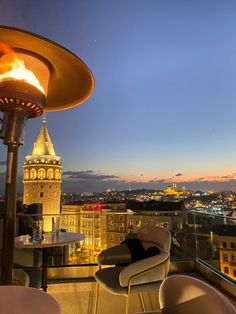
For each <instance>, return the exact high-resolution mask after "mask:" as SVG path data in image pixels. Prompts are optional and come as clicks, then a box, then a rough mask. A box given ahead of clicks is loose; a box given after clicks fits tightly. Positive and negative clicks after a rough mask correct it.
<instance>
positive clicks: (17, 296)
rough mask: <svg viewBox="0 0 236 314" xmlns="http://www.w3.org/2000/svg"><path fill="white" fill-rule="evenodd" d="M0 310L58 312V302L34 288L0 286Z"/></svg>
mask: <svg viewBox="0 0 236 314" xmlns="http://www.w3.org/2000/svg"><path fill="white" fill-rule="evenodd" d="M0 296H1V297H0V309H1V310H0V312H1V313H10V314H32V313H33V314H42V313H50V314H60V313H61V310H60V306H59V304H58V302H57V301H56V300H55V299H54V298H53V297H52V296H51V295H50V294H48V293H46V292H44V291H40V290H38V289H36V288H30V287H22V286H0Z"/></svg>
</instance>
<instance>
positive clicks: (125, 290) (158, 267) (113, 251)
mask: <svg viewBox="0 0 236 314" xmlns="http://www.w3.org/2000/svg"><path fill="white" fill-rule="evenodd" d="M137 239H138V240H140V243H141V246H142V248H143V249H144V251H145V252H147V251H148V249H150V248H155V247H156V248H158V251H159V252H160V253H159V254H156V255H153V256H148V257H145V258H142V259H140V260H136V261H135V262H133V261H132V258H133V256H132V255H133V254H132V252H130V250H129V249H128V247H127V246H126V244H120V245H118V246H115V247H113V248H109V249H107V250H104V251H102V252H101V253H100V254H99V256H98V264H99V266H102V265H110V266H111V265H120V264H122V265H123V266H115V267H108V268H103V269H99V270H98V271H97V272H96V273H95V278H96V281H97V283H98V285H97V295H96V301H95V309H94V313H95V314H96V313H97V306H98V295H99V285H101V286H102V287H103V288H104V289H105V290H107V291H109V292H111V293H113V294H122V295H124V296H126V297H127V298H126V312H125V313H126V314H128V313H129V299H130V294H131V293H132V292H138V293H139V296H140V301H141V304H142V308H143V310H144V311H145V310H146V309H145V304H144V299H143V296H142V292H144V291H149V290H152V289H156V288H157V286H158V285H157V284H159V283H160V281H162V280H163V279H164V278H166V276H167V274H168V271H169V265H170V252H169V251H170V245H171V235H170V232H169V231H168V230H167V229H164V228H160V227H154V226H145V227H143V228H141V229H140V230H139V231H138V233H137ZM127 264H128V265H127Z"/></svg>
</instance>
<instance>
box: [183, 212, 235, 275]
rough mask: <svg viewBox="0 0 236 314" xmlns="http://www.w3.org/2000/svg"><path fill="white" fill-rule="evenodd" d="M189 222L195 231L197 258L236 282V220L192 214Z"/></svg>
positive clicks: (227, 217) (204, 214)
mask: <svg viewBox="0 0 236 314" xmlns="http://www.w3.org/2000/svg"><path fill="white" fill-rule="evenodd" d="M189 221H191V222H192V226H193V227H192V228H191V229H192V230H193V229H195V243H196V257H197V258H199V259H201V260H203V261H204V262H206V263H208V264H209V265H211V266H213V267H214V268H216V269H217V270H219V271H220V272H222V273H224V274H225V275H227V276H228V277H230V278H231V279H233V280H236V219H235V218H232V217H229V216H222V215H215V214H207V213H198V212H192V213H189Z"/></svg>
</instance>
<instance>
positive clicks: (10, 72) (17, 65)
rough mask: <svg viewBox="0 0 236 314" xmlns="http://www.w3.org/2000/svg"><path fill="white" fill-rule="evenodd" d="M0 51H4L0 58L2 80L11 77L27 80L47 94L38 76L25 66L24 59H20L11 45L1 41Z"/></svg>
mask: <svg viewBox="0 0 236 314" xmlns="http://www.w3.org/2000/svg"><path fill="white" fill-rule="evenodd" d="M0 51H2V52H3V53H4V55H3V56H2V57H1V58H0V81H5V80H9V79H13V80H22V81H26V82H27V83H29V84H30V85H33V86H35V87H36V88H38V89H39V90H40V91H41V92H42V93H43V94H45V91H44V88H43V87H42V86H41V85H40V83H39V80H38V79H37V77H36V76H35V75H34V73H33V72H32V71H30V70H28V69H27V68H26V67H25V64H24V61H23V60H21V59H19V58H18V57H17V55H16V53H15V52H14V51H13V50H12V49H11V48H10V47H8V46H7V45H5V44H1V43H0Z"/></svg>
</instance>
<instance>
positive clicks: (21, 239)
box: [15, 232, 85, 291]
mask: <svg viewBox="0 0 236 314" xmlns="http://www.w3.org/2000/svg"><path fill="white" fill-rule="evenodd" d="M84 238H85V237H84V235H83V234H81V233H78V232H77V233H76V232H59V233H57V234H56V233H52V232H47V233H44V238H43V240H42V241H40V242H33V241H32V239H31V238H30V236H29V235H21V236H18V237H15V248H18V249H42V250H43V262H42V289H43V290H44V291H47V256H48V253H47V248H52V247H59V246H64V245H68V244H70V243H74V242H78V241H82V240H84Z"/></svg>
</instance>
